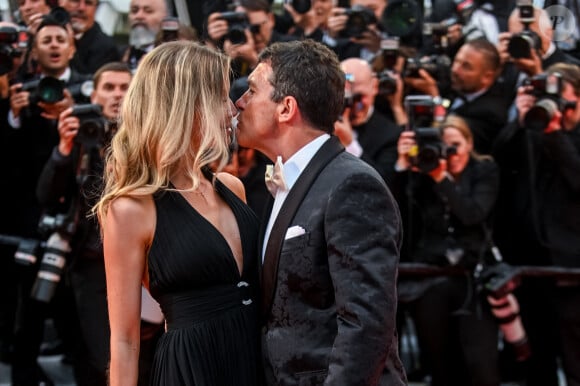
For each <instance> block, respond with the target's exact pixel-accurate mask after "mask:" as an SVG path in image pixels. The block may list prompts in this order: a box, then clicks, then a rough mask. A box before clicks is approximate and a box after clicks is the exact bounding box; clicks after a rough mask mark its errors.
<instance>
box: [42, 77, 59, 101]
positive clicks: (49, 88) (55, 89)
mask: <svg viewBox="0 0 580 386" xmlns="http://www.w3.org/2000/svg"><path fill="white" fill-rule="evenodd" d="M37 96H38V99H39V100H40V101H41V102H45V103H56V102H58V101H60V100H62V98H64V86H63V83H62V81H60V80H58V79H56V78H52V77H49V76H47V77H45V78H42V79H41V80H40V83H38V89H37Z"/></svg>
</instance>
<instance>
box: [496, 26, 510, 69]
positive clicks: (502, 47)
mask: <svg viewBox="0 0 580 386" xmlns="http://www.w3.org/2000/svg"><path fill="white" fill-rule="evenodd" d="M511 37H512V34H511V32H502V33H500V34H499V36H498V44H497V51H498V52H499V58H500V60H501V63H502V64H505V63H508V62H511V60H512V58H511V56H510V54H509V52H508V44H509V42H510V39H511Z"/></svg>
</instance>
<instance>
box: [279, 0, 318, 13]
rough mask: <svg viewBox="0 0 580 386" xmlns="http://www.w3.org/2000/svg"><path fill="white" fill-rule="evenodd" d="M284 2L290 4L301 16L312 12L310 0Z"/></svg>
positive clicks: (287, 0)
mask: <svg viewBox="0 0 580 386" xmlns="http://www.w3.org/2000/svg"><path fill="white" fill-rule="evenodd" d="M284 2H285V3H286V4H290V5H291V6H292V8H294V10H295V11H296V12H298V13H299V14H301V15H303V14H305V13H306V12H308V11H310V7H311V6H312V2H311V1H310V0H284Z"/></svg>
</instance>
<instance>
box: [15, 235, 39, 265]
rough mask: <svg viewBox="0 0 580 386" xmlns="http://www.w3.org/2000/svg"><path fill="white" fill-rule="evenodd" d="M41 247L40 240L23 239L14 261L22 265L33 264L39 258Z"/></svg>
mask: <svg viewBox="0 0 580 386" xmlns="http://www.w3.org/2000/svg"><path fill="white" fill-rule="evenodd" d="M39 247H40V241H38V240H35V239H23V240H21V241H20V243H19V244H18V249H17V250H16V253H14V261H16V262H17V263H18V264H20V265H24V266H32V265H34V264H36V261H37V260H38V259H37V257H36V254H37V253H38V249H39Z"/></svg>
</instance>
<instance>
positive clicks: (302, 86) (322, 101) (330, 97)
mask: <svg viewBox="0 0 580 386" xmlns="http://www.w3.org/2000/svg"><path fill="white" fill-rule="evenodd" d="M260 62H267V63H268V64H270V66H271V67H272V75H271V78H270V79H269V80H270V83H271V84H272V86H273V88H274V91H273V92H272V96H271V98H272V100H273V101H274V102H280V101H281V100H282V99H283V98H284V97H285V96H292V97H294V98H295V99H296V101H297V102H298V107H299V108H300V111H301V113H302V117H303V118H304V119H305V120H306V121H307V122H308V123H310V124H311V125H312V126H314V127H316V128H319V129H321V130H324V131H327V132H332V130H333V128H334V122H335V121H336V119H337V118H338V117H339V115H340V113H341V111H342V108H343V105H344V72H342V70H341V68H340V63H339V61H338V58H337V56H336V54H335V53H334V52H333V51H331V50H330V49H329V48H328V47H326V46H324V45H322V44H320V43H317V42H315V41H313V40H302V41H292V42H286V43H274V44H272V45H271V46H269V47H266V49H264V51H262V53H261V54H260Z"/></svg>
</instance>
